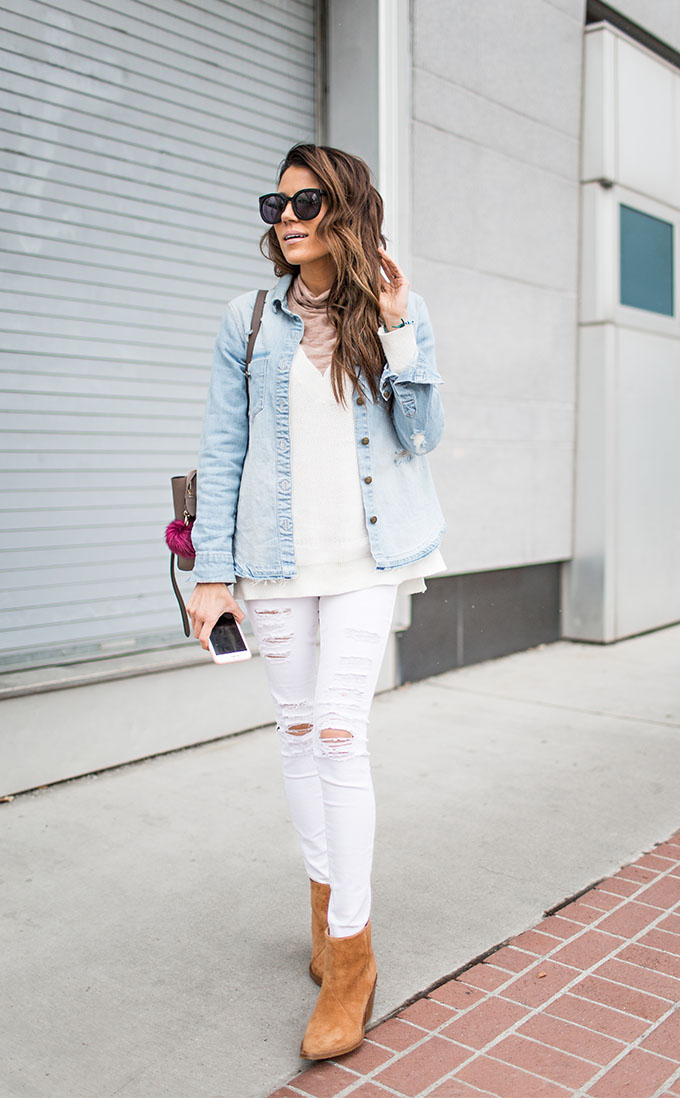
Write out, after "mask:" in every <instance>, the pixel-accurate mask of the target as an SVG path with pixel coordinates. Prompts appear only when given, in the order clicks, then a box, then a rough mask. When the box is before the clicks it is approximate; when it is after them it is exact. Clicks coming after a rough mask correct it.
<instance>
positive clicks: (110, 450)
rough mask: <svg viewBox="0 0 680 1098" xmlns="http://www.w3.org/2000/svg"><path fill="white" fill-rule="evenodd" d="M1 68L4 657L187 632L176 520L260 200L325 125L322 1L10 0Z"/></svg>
mask: <svg viewBox="0 0 680 1098" xmlns="http://www.w3.org/2000/svg"><path fill="white" fill-rule="evenodd" d="M6 8H9V11H6V12H5V17H4V20H3V24H4V30H3V36H2V49H1V51H0V53H1V56H2V65H3V68H4V79H5V81H6V89H7V90H6V92H5V94H4V97H3V101H4V109H3V111H2V125H3V128H4V130H5V133H4V134H3V150H4V151H3V152H2V158H3V161H4V164H3V167H4V168H5V174H4V178H5V180H6V184H5V189H4V191H3V213H2V232H1V234H0V264H1V265H2V271H3V282H4V283H5V291H6V292H5V294H4V304H3V316H2V321H3V322H2V328H3V336H2V351H1V366H2V377H1V379H0V384H1V385H2V388H3V390H4V392H3V397H2V420H1V423H0V426H1V429H2V441H1V443H0V447H1V449H2V451H3V460H2V466H3V467H4V468H5V470H6V472H5V473H4V475H3V489H4V491H3V504H4V505H3V520H2V527H3V531H2V534H1V535H0V540H1V547H2V548H1V553H0V568H1V570H2V588H3V591H4V594H3V606H2V626H1V628H0V661H2V662H3V663H4V664H5V666H7V665H14V666H22V665H38V664H49V663H53V662H55V661H57V660H60V659H71V658H78V657H80V656H86V655H87V656H92V655H93V654H94V655H104V654H112V653H115V652H128V651H134V650H138V649H144V648H150V647H155V646H157V645H164V644H168V643H180V642H181V641H182V640H183V634H182V632H181V626H180V623H179V616H178V613H177V609H176V606H175V604H174V600H173V596H172V593H171V591H170V588H169V580H168V575H167V572H168V554H167V551H166V549H165V546H164V543H163V528H164V525H165V523H166V522H167V521H168V519H169V517H170V511H171V506H170V491H169V477H170V476H171V475H172V474H176V473H178V472H184V471H185V470H186V469H188V468H190V467H191V466H192V465H193V464H195V461H196V451H197V446H198V437H199V433H200V423H201V415H202V407H203V401H204V398H205V394H206V390H207V384H208V374H209V368H210V360H211V356H212V345H213V342H214V338H215V334H216V331H217V328H218V326H219V321H220V318H221V315H222V312H223V310H224V306H225V303H226V301H228V300H229V298H230V297H232V296H233V295H234V294H237V293H239V292H241V291H243V290H246V289H251V288H254V287H256V286H260V285H264V286H267V285H271V284H272V281H273V274H272V269H271V265H270V264H268V263H267V262H265V261H264V260H263V259H262V258H261V257H260V256H259V253H258V240H259V236H260V232H261V228H262V226H261V223H260V222H259V219H258V216H257V211H256V202H255V198H256V196H257V195H258V194H261V193H262V191H263V190H267V189H269V188H270V187H271V186H272V185H273V183H274V182H275V172H276V167H277V164H278V162H279V161H280V159H281V157H282V156H283V154H284V153H285V151H286V149H287V148H288V147H289V146H290V145H291V144H292V143H293V142H295V141H298V140H314V138H315V135H316V118H315V110H316V83H317V82H316V75H315V74H316V57H315V52H316V51H315V4H314V0H279V2H274V0H272V2H265V0H248V3H247V4H246V3H243V4H236V3H228V2H226V0H224V2H223V0H199V2H197V3H184V2H182V0H158V2H157V3H153V2H142V0H115V3H113V0H112V2H111V3H110V4H106V3H94V2H90V0H60V2H59V3H57V4H55V5H48V4H45V3H42V2H37V0H20V2H19V0H11V2H10V3H9V4H8V5H6Z"/></svg>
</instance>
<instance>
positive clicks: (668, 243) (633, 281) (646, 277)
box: [620, 204, 674, 316]
mask: <svg viewBox="0 0 680 1098" xmlns="http://www.w3.org/2000/svg"><path fill="white" fill-rule="evenodd" d="M620 211H621V304H622V305H633V306H634V308H636V309H647V310H648V311H649V312H652V313H663V314H664V316H673V315H674V309H673V225H672V224H671V223H670V222H669V221H662V220H661V218H660V217H652V216H651V215H650V214H646V213H643V212H642V210H635V209H633V207H632V206H624V205H623V204H621V206H620Z"/></svg>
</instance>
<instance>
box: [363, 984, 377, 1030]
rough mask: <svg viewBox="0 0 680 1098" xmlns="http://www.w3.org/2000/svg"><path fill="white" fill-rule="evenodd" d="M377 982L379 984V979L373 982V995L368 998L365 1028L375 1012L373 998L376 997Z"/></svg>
mask: <svg viewBox="0 0 680 1098" xmlns="http://www.w3.org/2000/svg"><path fill="white" fill-rule="evenodd" d="M377 984H378V981H377V980H376V981H375V983H374V984H373V991H372V992H371V997H370V999H369V1000H368V1002H367V1003H366V1013H365V1014H364V1029H365V1028H366V1026H367V1024H368V1022H369V1021H370V1018H371V1015H372V1013H373V1000H374V999H375V989H376V986H377Z"/></svg>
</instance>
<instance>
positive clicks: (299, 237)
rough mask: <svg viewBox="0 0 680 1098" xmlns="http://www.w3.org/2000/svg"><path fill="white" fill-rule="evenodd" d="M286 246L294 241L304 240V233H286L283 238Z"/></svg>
mask: <svg viewBox="0 0 680 1098" xmlns="http://www.w3.org/2000/svg"><path fill="white" fill-rule="evenodd" d="M283 239H284V240H285V242H286V243H287V244H289V243H292V241H294V240H306V239H307V234H306V233H286V235H285V236H284V238H283Z"/></svg>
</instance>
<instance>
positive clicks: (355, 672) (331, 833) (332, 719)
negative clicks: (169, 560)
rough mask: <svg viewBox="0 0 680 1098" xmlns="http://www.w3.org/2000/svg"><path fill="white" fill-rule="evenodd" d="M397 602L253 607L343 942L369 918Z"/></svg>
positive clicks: (298, 798) (302, 822)
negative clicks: (379, 745)
mask: <svg viewBox="0 0 680 1098" xmlns="http://www.w3.org/2000/svg"><path fill="white" fill-rule="evenodd" d="M396 593H397V587H396V586H377V587H370V588H368V589H366V590H363V591H349V592H347V593H345V594H341V595H321V596H310V597H308V598H291V599H282V598H278V599H277V598H273V599H247V600H246V606H247V608H248V613H249V616H250V620H251V622H252V626H253V631H254V633H255V636H256V637H257V641H258V644H259V647H260V654H261V655H262V657H263V660H264V665H265V669H266V672H267V679H268V682H269V687H270V689H271V692H272V697H273V699H274V705H275V707H276V718H277V731H278V734H279V739H280V745H281V756H282V761H283V781H284V787H285V792H286V797H287V800H288V806H289V811H290V814H291V817H292V820H293V825H294V827H295V830H296V831H297V833H298V835H299V837H300V844H301V846H302V856H303V859H304V863H305V868H306V870H307V873H308V875H309V877H311V878H312V880H315V881H321V882H322V883H324V884H326V883H330V886H331V901H330V905H329V909H328V925H329V932H330V934H331V935H332V936H333V937H335V938H343V937H349V936H350V935H352V934H357V933H358V932H359V931H360V930H362V929H363V927H364V926H365V925H366V922H367V920H368V918H369V915H370V910H371V866H372V862H373V840H374V834H375V797H374V793H373V782H372V780H371V769H370V761H369V756H368V714H369V711H370V708H371V702H372V701H373V694H374V693H375V687H376V683H377V680H378V674H379V672H380V666H381V663H382V659H383V655H384V653H385V648H386V645H387V638H388V636H389V632H390V626H391V623H392V614H393V612H394V602H395V597H396ZM317 637H318V639H319V658H318V666H317V649H316V640H317Z"/></svg>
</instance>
